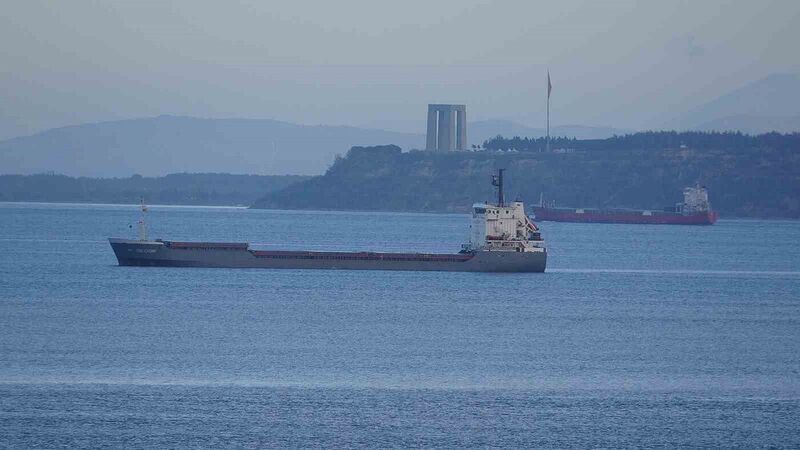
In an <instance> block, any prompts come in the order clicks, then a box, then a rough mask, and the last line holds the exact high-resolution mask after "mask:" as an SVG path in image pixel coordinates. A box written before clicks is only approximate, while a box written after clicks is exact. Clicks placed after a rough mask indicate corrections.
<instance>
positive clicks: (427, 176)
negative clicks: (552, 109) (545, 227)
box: [254, 133, 800, 218]
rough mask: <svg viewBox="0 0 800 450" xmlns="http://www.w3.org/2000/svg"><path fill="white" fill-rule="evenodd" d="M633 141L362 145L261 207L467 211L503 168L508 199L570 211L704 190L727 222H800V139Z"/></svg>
mask: <svg viewBox="0 0 800 450" xmlns="http://www.w3.org/2000/svg"><path fill="white" fill-rule="evenodd" d="M633 136H634V137H632V138H628V139H624V138H620V137H617V138H611V139H608V140H594V141H574V143H575V145H574V146H573V147H575V148H566V149H564V150H563V151H564V153H545V152H538V151H479V152H452V153H445V154H436V153H431V152H420V151H414V152H407V153H403V152H401V150H400V148H399V147H396V146H392V145H389V146H380V147H353V148H352V149H351V150H350V151H349V152H348V154H347V156H346V157H344V158H338V159H337V160H336V162H335V163H334V164H333V166H332V167H331V168H330V169H329V170H328V171H327V173H325V175H323V176H320V177H314V178H311V179H308V180H306V181H303V182H300V183H297V184H293V185H290V186H288V187H286V188H285V189H282V190H278V191H275V192H272V193H269V194H267V195H266V196H264V197H263V198H261V199H260V200H258V201H257V202H256V203H255V205H254V206H255V207H258V208H287V209H345V210H388V211H431V212H434V211H441V212H448V211H449V212H463V211H467V210H468V208H469V207H470V205H472V203H474V202H476V201H483V200H488V199H490V198H492V197H493V196H494V193H493V188H492V186H491V185H490V184H489V177H490V175H491V174H492V173H493V172H494V171H495V170H496V169H497V168H501V167H503V168H506V169H507V172H506V173H507V186H508V188H507V190H508V193H509V195H508V197H509V198H514V197H519V198H521V199H523V200H525V201H526V202H528V203H533V202H538V200H539V195H540V193H544V195H545V197H546V198H547V199H550V200H555V201H556V202H557V204H559V205H565V206H582V207H622V208H625V207H627V208H648V209H657V208H659V209H660V208H662V207H664V206H667V205H672V204H674V203H675V202H677V201H680V200H681V199H682V194H681V191H682V189H683V188H684V187H686V186H690V185H694V184H695V183H696V182H699V183H701V184H703V185H705V186H707V187H708V189H709V192H710V197H711V201H712V203H713V205H714V207H715V209H717V210H719V211H720V213H721V214H722V216H723V217H784V218H800V150H798V146H797V142H798V140H799V139H800V135H797V134H793V135H778V134H770V135H764V136H763V137H757V138H754V137H750V136H743V135H738V134H732V135H723V136H720V135H719V134H708V135H707V136H708V138H707V139H705V138H703V135H702V134H700V135H698V134H697V133H691V134H687V137H688V138H691V139H688V138H687V139H686V141H687V142H689V143H690V144H689V145H687V144H680V142H681V134H679V133H678V134H677V137H676V134H675V133H664V136H660V135H659V134H658V133H655V134H652V133H651V134H649V135H648V134H642V136H639V137H637V135H633ZM698 136H699V137H698ZM736 136H739V138H737V137H736ZM499 139H502V138H499ZM567 141H569V140H567ZM662 141H663V142H667V143H666V144H665V143H663V142H662ZM637 142H639V144H636V145H634V143H637ZM715 142H716V143H715Z"/></svg>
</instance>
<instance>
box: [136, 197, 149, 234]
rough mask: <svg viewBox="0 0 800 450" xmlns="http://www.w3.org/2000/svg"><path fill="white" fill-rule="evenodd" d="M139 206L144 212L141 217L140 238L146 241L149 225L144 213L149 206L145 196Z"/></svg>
mask: <svg viewBox="0 0 800 450" xmlns="http://www.w3.org/2000/svg"><path fill="white" fill-rule="evenodd" d="M139 208H140V210H141V212H142V215H141V217H140V218H139V222H138V223H137V224H138V225H139V240H140V241H146V240H147V227H146V226H145V224H144V213H146V212H147V206H145V204H144V198H142V199H141V200H140V201H139Z"/></svg>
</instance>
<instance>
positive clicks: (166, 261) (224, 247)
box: [109, 238, 547, 272]
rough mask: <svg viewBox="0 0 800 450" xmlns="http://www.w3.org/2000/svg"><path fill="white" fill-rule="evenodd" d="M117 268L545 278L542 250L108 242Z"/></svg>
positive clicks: (120, 240)
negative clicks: (512, 274)
mask: <svg viewBox="0 0 800 450" xmlns="http://www.w3.org/2000/svg"><path fill="white" fill-rule="evenodd" d="M109 242H110V244H111V247H112V249H113V250H114V254H115V255H116V257H117V261H118V262H119V265H120V266H157V267H218V268H263V269H345V270H418V271H447V272H544V270H545V267H546V264H547V252H546V250H545V249H541V250H542V251H536V252H507V251H491V252H489V251H479V252H474V253H465V254H462V253H459V254H425V253H366V252H305V251H260V250H251V249H249V247H248V246H247V244H245V243H233V244H226V243H203V242H195V243H191V242H170V241H134V240H127V239H115V238H111V239H109Z"/></svg>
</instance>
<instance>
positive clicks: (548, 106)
mask: <svg viewBox="0 0 800 450" xmlns="http://www.w3.org/2000/svg"><path fill="white" fill-rule="evenodd" d="M547 153H550V71H549V70H548V71H547Z"/></svg>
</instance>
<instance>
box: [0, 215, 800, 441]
mask: <svg viewBox="0 0 800 450" xmlns="http://www.w3.org/2000/svg"><path fill="white" fill-rule="evenodd" d="M138 216H139V214H138V211H137V209H136V207H133V206H110V205H52V204H10V203H6V204H0V447H17V448H42V447H101V446H115V447H118V446H124V447H143V446H150V447H170V448H196V447H224V446H233V447H296V446H303V447H308V446H333V447H351V446H377V447H408V446H423V447H465V446H503V447H520V446H525V447H626V446H635V447H649V446H668V447H678V446H680V447H686V446H717V447H735V446H741V447H762V446H779V447H797V446H800V426H798V423H800V419H798V418H800V222H796V221H761V220H725V219H723V220H720V221H719V222H718V223H717V224H716V225H714V226H706V227H703V226H670V225H610V224H567V223H547V222H545V223H541V224H540V225H541V229H542V234H543V237H544V238H545V239H546V241H547V243H548V252H549V254H548V267H547V272H546V273H544V274H490V273H437V272H381V271H324V270H320V271H313V270H309V271H303V270H265V269H196V268H186V269H183V268H149V267H147V268H142V267H118V266H117V265H116V259H115V258H114V254H113V252H112V250H111V247H110V246H109V244H108V242H107V238H108V237H129V238H133V237H134V236H135V234H136V226H135V222H136V220H138ZM146 220H147V224H148V229H149V233H150V236H151V237H152V238H164V239H174V240H208V241H229V242H230V241H242V242H250V243H251V244H252V245H253V246H254V247H256V248H265V249H308V250H366V251H420V252H455V251H457V250H458V249H459V248H460V245H461V244H462V243H463V242H465V240H466V239H467V237H468V217H467V216H465V215H457V214H451V215H439V214H402V213H363V212H331V211H326V212H310V211H265V210H247V209H238V208H201V207H159V206H154V207H151V208H150V211H149V212H148V213H147V219H146Z"/></svg>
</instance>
